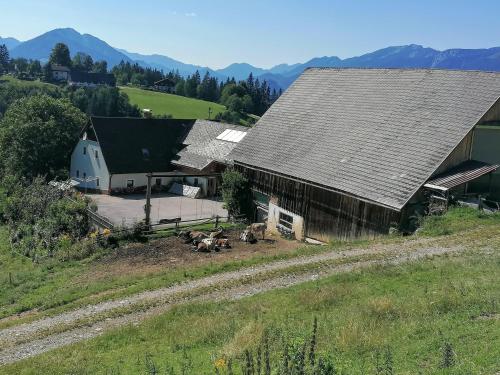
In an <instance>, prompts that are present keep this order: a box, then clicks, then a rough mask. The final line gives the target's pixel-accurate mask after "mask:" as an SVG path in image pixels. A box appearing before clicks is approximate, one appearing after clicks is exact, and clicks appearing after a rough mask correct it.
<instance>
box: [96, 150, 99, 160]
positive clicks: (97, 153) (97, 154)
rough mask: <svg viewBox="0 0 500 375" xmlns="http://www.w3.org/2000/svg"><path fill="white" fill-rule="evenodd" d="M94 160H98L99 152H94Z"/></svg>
mask: <svg viewBox="0 0 500 375" xmlns="http://www.w3.org/2000/svg"><path fill="white" fill-rule="evenodd" d="M95 158H96V159H99V151H98V150H95Z"/></svg>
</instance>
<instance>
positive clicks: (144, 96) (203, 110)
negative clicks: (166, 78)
mask: <svg viewBox="0 0 500 375" xmlns="http://www.w3.org/2000/svg"><path fill="white" fill-rule="evenodd" d="M120 90H121V91H123V92H124V93H126V94H127V95H128V97H129V99H130V103H131V104H136V105H137V106H138V107H139V108H141V109H146V108H147V109H151V110H152V111H153V114H154V115H172V117H173V118H180V119H192V118H196V119H208V111H209V108H211V109H212V112H211V114H210V118H212V119H213V118H214V117H215V115H217V113H221V112H224V111H225V109H226V108H225V107H224V106H223V105H220V104H217V103H212V102H207V101H204V100H198V99H192V98H186V97H184V96H179V95H173V94H166V93H161V92H156V91H150V90H142V89H139V88H135V87H120Z"/></svg>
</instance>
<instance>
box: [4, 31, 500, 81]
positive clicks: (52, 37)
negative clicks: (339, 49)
mask: <svg viewBox="0 0 500 375" xmlns="http://www.w3.org/2000/svg"><path fill="white" fill-rule="evenodd" d="M58 42H62V43H65V44H66V45H68V47H69V49H70V51H71V53H72V55H74V54H76V53H77V52H84V53H87V54H89V55H90V56H92V58H93V59H94V60H106V61H107V62H108V66H109V67H113V66H114V65H116V64H119V63H120V61H128V62H131V63H138V64H139V65H141V66H144V67H151V68H156V69H160V70H163V71H164V72H168V71H172V70H178V71H179V73H180V74H182V75H185V76H187V75H189V74H193V73H194V72H195V71H196V70H198V71H199V72H200V74H201V75H204V74H205V72H209V73H210V74H211V75H212V76H215V77H217V78H219V79H226V78H228V77H234V78H235V79H237V80H240V79H246V78H247V77H248V75H249V74H250V73H252V74H253V75H254V77H256V78H259V79H260V80H261V81H262V80H267V81H268V82H269V83H270V85H271V87H273V88H283V89H286V88H287V87H288V86H289V85H290V84H291V83H293V81H294V80H295V79H296V78H297V77H298V76H299V75H300V74H301V73H302V71H303V70H304V69H306V68H308V67H339V68H342V67H356V68H441V69H474V70H488V71H500V47H495V48H488V49H448V50H444V51H438V50H435V49H432V48H426V47H423V46H421V45H417V44H410V45H404V46H394V47H387V48H383V49H380V50H377V51H374V52H371V53H367V54H364V55H361V56H356V57H350V58H347V59H340V58H339V57H337V56H324V57H315V58H312V59H311V60H309V61H307V62H305V63H296V64H291V65H289V64H280V65H276V66H274V67H272V68H270V69H264V68H259V67H255V66H252V65H250V64H247V63H234V64H231V65H229V66H227V67H226V68H223V69H217V70H215V69H211V68H209V67H206V66H200V65H193V64H186V63H183V62H181V61H178V60H175V59H173V58H171V57H168V56H163V55H159V54H153V55H144V54H139V53H134V52H129V51H126V50H124V49H119V48H115V47H112V46H110V45H109V44H108V43H106V42H105V41H103V40H101V39H99V38H97V37H95V36H92V35H90V34H80V33H79V32H78V31H76V30H74V29H71V28H64V29H55V30H52V31H49V32H46V33H44V34H42V35H40V36H37V37H35V38H33V39H30V40H27V41H24V42H21V41H19V40H17V39H15V38H1V37H0V44H5V45H6V46H7V48H8V49H9V51H10V54H11V56H12V57H25V58H30V59H39V60H41V61H47V59H48V57H49V55H50V51H51V49H52V47H54V45H55V44H56V43H58Z"/></svg>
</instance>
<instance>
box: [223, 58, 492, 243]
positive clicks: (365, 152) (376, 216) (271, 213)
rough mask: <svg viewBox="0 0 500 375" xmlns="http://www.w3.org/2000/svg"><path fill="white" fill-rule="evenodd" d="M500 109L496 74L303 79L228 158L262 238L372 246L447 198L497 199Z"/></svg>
mask: <svg viewBox="0 0 500 375" xmlns="http://www.w3.org/2000/svg"><path fill="white" fill-rule="evenodd" d="M499 97H500V74H499V73H489V72H480V71H458V70H432V69H431V70H429V69H427V70H421V69H338V68H311V69H308V70H306V71H305V72H304V73H303V74H302V75H301V76H300V77H299V78H298V79H297V81H296V82H295V83H294V84H293V85H292V86H291V87H290V88H289V89H288V90H287V91H286V92H285V94H283V95H282V96H281V97H280V98H279V99H278V100H277V101H276V102H275V103H274V105H273V106H272V107H271V108H270V109H269V110H268V111H267V113H266V114H265V115H264V116H263V117H262V118H261V119H260V121H259V122H258V123H257V124H256V125H255V127H254V128H252V129H251V130H250V131H249V132H248V134H247V136H246V137H245V138H244V139H243V140H242V141H241V142H240V144H239V145H238V147H236V148H235V150H234V151H233V152H232V153H231V155H230V157H231V158H232V159H233V160H234V164H235V167H236V168H237V169H238V170H240V171H241V172H242V173H244V174H245V175H246V176H247V177H248V178H249V180H250V182H251V184H252V189H253V194H254V201H255V205H256V210H257V212H258V213H259V215H258V216H259V217H261V218H267V223H268V229H269V230H271V231H276V230H278V229H285V230H290V231H293V233H294V234H295V236H296V237H297V238H299V239H304V238H306V237H309V238H314V239H317V240H323V241H326V240H329V239H332V238H356V237H374V236H377V235H380V234H385V233H388V232H389V231H390V228H391V227H401V226H402V225H403V224H404V223H405V222H406V221H407V220H408V219H409V218H410V217H411V216H412V215H413V214H414V213H415V212H416V211H418V210H419V207H421V206H422V204H424V203H423V202H426V201H428V200H429V197H431V196H438V195H439V194H441V193H442V192H443V191H445V190H446V191H447V192H448V193H447V194H449V193H452V194H456V195H460V194H465V193H470V192H483V193H485V194H490V195H491V196H494V195H495V193H496V194H497V195H498V192H499V190H500V184H499V183H497V182H496V181H499V175H498V172H496V171H497V169H498V165H497V164H498V163H499V162H500V144H499V143H498V142H495V141H493V140H491V139H490V138H489V136H488V135H487V134H490V133H494V134H495V138H494V139H499V138H498V135H499V134H500V126H499V125H500V104H499V100H498V99H499ZM450 176H451V178H450ZM450 181H452V182H451V183H450ZM478 181H479V182H480V183H477V182H478ZM446 182H448V185H446ZM426 184H427V186H425V185H426ZM436 184H437V185H436ZM439 184H444V185H439ZM429 185H431V186H429ZM433 188H434V190H433Z"/></svg>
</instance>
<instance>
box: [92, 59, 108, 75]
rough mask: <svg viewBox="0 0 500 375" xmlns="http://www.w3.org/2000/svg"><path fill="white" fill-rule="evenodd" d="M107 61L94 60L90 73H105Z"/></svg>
mask: <svg viewBox="0 0 500 375" xmlns="http://www.w3.org/2000/svg"><path fill="white" fill-rule="evenodd" d="M107 72H108V63H107V62H106V61H104V60H100V61H96V62H95V63H94V67H93V68H92V73H107Z"/></svg>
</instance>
